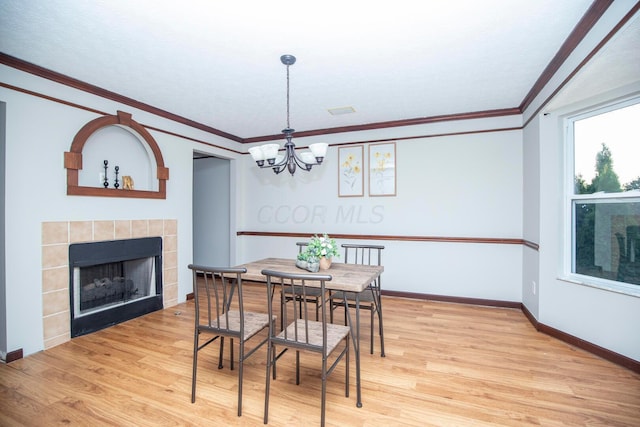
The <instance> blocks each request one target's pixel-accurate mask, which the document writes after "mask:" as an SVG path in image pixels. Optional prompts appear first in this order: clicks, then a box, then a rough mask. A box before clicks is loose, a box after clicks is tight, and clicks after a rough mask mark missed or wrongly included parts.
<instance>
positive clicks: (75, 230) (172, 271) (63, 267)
mask: <svg viewBox="0 0 640 427" xmlns="http://www.w3.org/2000/svg"><path fill="white" fill-rule="evenodd" d="M177 230H178V226H177V220H175V219H139V220H116V221H108V220H107V221H104V220H102V221H69V222H67V221H58V222H43V223H42V322H43V333H44V348H45V349H47V348H51V347H54V346H56V345H58V344H62V343H63V342H66V341H69V340H70V339H71V312H70V308H69V245H70V244H71V243H83V242H97V241H103V240H122V239H133V238H140V237H155V236H160V237H162V280H163V284H162V295H163V301H164V307H165V308H166V307H171V306H174V305H176V304H177V303H178V274H177V265H178V262H177V261H178V260H177V242H178V236H177Z"/></svg>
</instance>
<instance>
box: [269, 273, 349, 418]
mask: <svg viewBox="0 0 640 427" xmlns="http://www.w3.org/2000/svg"><path fill="white" fill-rule="evenodd" d="M262 274H264V275H265V276H266V278H267V301H268V304H267V306H268V310H269V315H270V316H271V315H273V312H274V308H273V301H274V300H277V299H276V298H271V296H272V295H274V292H276V291H277V292H279V293H281V294H282V293H287V294H290V295H293V297H294V298H300V299H304V298H306V296H307V293H308V292H309V291H310V290H312V289H320V291H321V293H322V294H324V293H325V292H326V291H327V289H326V287H325V282H327V281H330V280H331V276H330V275H325V274H312V273H307V274H290V273H284V272H278V271H273V270H263V271H262ZM312 284H315V286H313V285H312ZM280 301H281V304H283V303H284V301H283V300H282V299H280ZM345 302H346V301H345ZM291 307H293V313H292V315H291V316H290V313H289V310H286V309H285V310H282V313H283V315H282V316H283V321H284V322H283V323H284V325H285V327H284V328H282V330H280V331H277V330H276V329H275V326H274V325H273V324H271V326H270V328H269V341H268V342H269V344H268V350H267V378H266V390H265V403H264V423H265V424H267V423H268V420H269V390H270V386H271V375H272V374H273V379H274V380H275V379H276V363H277V360H278V359H279V358H280V357H282V356H283V355H284V354H285V351H286V350H287V349H289V348H295V350H296V385H299V384H300V351H308V352H312V353H317V354H320V355H321V357H322V373H321V378H322V400H321V421H320V425H321V426H324V421H325V409H326V394H327V377H328V376H329V375H330V374H331V373H332V372H333V371H334V369H335V368H336V366H337V365H338V363H339V362H340V361H341V360H342V359H344V360H345V363H346V369H345V372H346V373H345V396H346V397H349V346H350V342H349V341H350V339H351V332H350V330H351V329H350V327H349V326H344V325H336V324H333V323H330V322H328V321H327V316H326V314H327V313H326V310H327V308H326V307H327V305H326V304H321V306H320V309H321V312H322V314H321V316H320V320H319V321H316V320H311V319H310V316H309V310H308V308H307V305H306V304H302V305H298V304H291ZM299 309H300V310H299ZM341 343H344V345H340V344H341ZM276 346H282V347H283V348H284V349H283V350H282V351H281V352H280V353H279V354H277V351H276ZM336 351H337V352H338V353H337V355H336V356H332V355H333V354H334V352H336ZM272 369H273V372H272V371H271V370H272Z"/></svg>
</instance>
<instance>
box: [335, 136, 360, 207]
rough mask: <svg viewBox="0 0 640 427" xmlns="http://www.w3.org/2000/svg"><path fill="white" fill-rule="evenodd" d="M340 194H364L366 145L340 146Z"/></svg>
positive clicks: (356, 195)
mask: <svg viewBox="0 0 640 427" xmlns="http://www.w3.org/2000/svg"><path fill="white" fill-rule="evenodd" d="M338 196H339V197H362V196H364V146H363V145H351V146H347V147H339V148H338Z"/></svg>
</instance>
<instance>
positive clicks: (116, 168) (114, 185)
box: [113, 166, 120, 190]
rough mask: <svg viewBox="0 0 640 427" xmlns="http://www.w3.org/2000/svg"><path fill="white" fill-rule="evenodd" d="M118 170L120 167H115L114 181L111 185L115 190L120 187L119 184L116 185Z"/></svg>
mask: <svg viewBox="0 0 640 427" xmlns="http://www.w3.org/2000/svg"><path fill="white" fill-rule="evenodd" d="M119 170H120V166H116V167H115V171H116V180H115V182H114V183H113V187H114V188H115V189H116V190H117V189H118V187H120V184H119V183H118V171H119Z"/></svg>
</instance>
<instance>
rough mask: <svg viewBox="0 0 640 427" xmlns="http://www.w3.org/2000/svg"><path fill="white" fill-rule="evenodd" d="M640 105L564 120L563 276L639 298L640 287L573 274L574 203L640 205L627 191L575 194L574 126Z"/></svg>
mask: <svg viewBox="0 0 640 427" xmlns="http://www.w3.org/2000/svg"><path fill="white" fill-rule="evenodd" d="M638 103H640V96H638V95H634V96H633V97H629V98H627V99H624V100H617V101H611V102H609V103H607V104H605V105H599V106H595V107H592V108H589V109H583V110H581V111H580V112H577V113H573V114H569V115H567V116H565V117H564V123H563V127H564V130H565V132H564V134H565V137H564V148H565V149H564V152H565V167H564V171H565V173H564V199H565V202H564V210H563V212H564V251H563V253H564V256H563V273H564V279H565V280H567V281H570V282H573V283H578V284H582V285H585V286H591V287H595V288H599V289H604V290H608V291H612V292H618V293H623V294H626V295H633V296H637V297H640V285H635V284H629V283H622V282H618V281H615V280H608V279H604V278H599V277H594V276H589V275H585V274H578V273H574V272H573V271H572V270H573V265H574V260H575V253H574V251H573V248H574V234H573V233H574V229H575V217H574V214H573V205H574V202H576V201H580V202H585V203H595V202H596V201H604V202H606V203H617V202H619V203H625V202H627V203H628V202H631V201H633V202H640V190H636V191H625V192H621V193H595V194H575V184H574V179H575V151H574V148H575V147H574V126H573V124H574V122H576V121H579V120H583V119H586V118H589V117H593V116H597V115H600V114H605V113H608V112H610V111H615V110H618V109H621V108H624V107H628V106H630V105H634V104H638Z"/></svg>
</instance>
